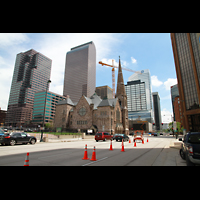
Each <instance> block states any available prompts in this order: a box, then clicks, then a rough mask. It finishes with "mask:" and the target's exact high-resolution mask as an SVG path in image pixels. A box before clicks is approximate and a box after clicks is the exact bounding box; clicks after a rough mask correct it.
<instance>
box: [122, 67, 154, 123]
mask: <svg viewBox="0 0 200 200" xmlns="http://www.w3.org/2000/svg"><path fill="white" fill-rule="evenodd" d="M125 88H126V94H127V104H128V117H129V119H131V120H136V119H138V118H139V119H141V120H143V121H148V122H150V123H152V121H153V112H152V95H151V79H150V72H149V70H148V69H145V70H142V73H141V74H139V73H135V74H133V75H132V76H130V77H129V79H128V82H127V85H125Z"/></svg>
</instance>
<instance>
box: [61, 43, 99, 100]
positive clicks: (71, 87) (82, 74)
mask: <svg viewBox="0 0 200 200" xmlns="http://www.w3.org/2000/svg"><path fill="white" fill-rule="evenodd" d="M95 87H96V48H95V45H94V43H93V42H88V43H85V44H82V45H80V46H77V47H74V48H71V51H69V52H67V55H66V63H65V77H64V88H63V95H64V96H67V95H69V97H70V99H71V100H72V101H73V102H78V101H79V99H80V98H81V96H82V95H85V96H86V97H90V96H92V95H93V94H94V92H95Z"/></svg>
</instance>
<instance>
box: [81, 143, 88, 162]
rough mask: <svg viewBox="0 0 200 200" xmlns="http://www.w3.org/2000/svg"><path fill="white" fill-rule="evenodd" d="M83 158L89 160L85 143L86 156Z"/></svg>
mask: <svg viewBox="0 0 200 200" xmlns="http://www.w3.org/2000/svg"><path fill="white" fill-rule="evenodd" d="M82 159H83V160H89V158H88V154H87V144H86V145H85V152H84V157H83V158H82Z"/></svg>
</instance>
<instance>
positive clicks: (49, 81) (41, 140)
mask: <svg viewBox="0 0 200 200" xmlns="http://www.w3.org/2000/svg"><path fill="white" fill-rule="evenodd" d="M49 83H51V80H48V81H47V87H46V95H45V101H44V113H43V122H42V128H43V129H44V121H45V110H46V101H47V89H48V85H49ZM42 138H43V130H42V129H41V138H40V142H43V139H42Z"/></svg>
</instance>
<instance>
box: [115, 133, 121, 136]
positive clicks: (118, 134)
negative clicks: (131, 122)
mask: <svg viewBox="0 0 200 200" xmlns="http://www.w3.org/2000/svg"><path fill="white" fill-rule="evenodd" d="M115 136H123V134H120V133H117V134H115Z"/></svg>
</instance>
